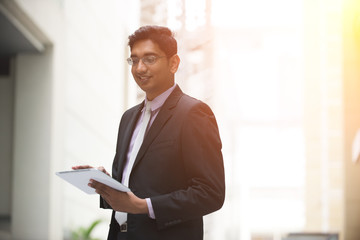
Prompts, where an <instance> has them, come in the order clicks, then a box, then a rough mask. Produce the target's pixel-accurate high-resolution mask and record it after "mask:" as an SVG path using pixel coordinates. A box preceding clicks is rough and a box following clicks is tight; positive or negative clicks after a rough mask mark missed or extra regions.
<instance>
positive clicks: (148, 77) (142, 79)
mask: <svg viewBox="0 0 360 240" xmlns="http://www.w3.org/2000/svg"><path fill="white" fill-rule="evenodd" d="M137 78H138V80H139V82H141V83H145V82H147V81H149V79H150V78H151V77H150V76H137Z"/></svg>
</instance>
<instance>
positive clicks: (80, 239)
mask: <svg viewBox="0 0 360 240" xmlns="http://www.w3.org/2000/svg"><path fill="white" fill-rule="evenodd" d="M101 222H102V220H100V219H98V220H95V221H94V222H92V223H91V224H90V226H89V227H87V228H85V227H79V228H78V229H76V230H73V231H72V232H71V240H100V239H98V238H92V237H91V233H92V231H93V230H94V228H95V227H96V226H97V225H98V224H99V223H101Z"/></svg>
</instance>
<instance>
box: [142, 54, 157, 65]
mask: <svg viewBox="0 0 360 240" xmlns="http://www.w3.org/2000/svg"><path fill="white" fill-rule="evenodd" d="M156 59H157V57H156V56H154V55H150V56H146V57H144V58H143V60H142V61H143V62H144V64H154V63H155V61H156Z"/></svg>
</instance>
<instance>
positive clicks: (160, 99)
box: [145, 83, 176, 112]
mask: <svg viewBox="0 0 360 240" xmlns="http://www.w3.org/2000/svg"><path fill="white" fill-rule="evenodd" d="M175 87H176V83H174V85H173V86H172V87H171V88H169V89H168V90H166V91H165V92H163V93H162V94H160V95H159V96H157V97H156V98H154V99H153V100H152V101H151V111H152V112H153V111H156V110H157V109H159V108H161V107H162V105H164V103H165V101H166V99H167V98H168V97H169V96H170V94H171V93H172V92H173V91H174V89H175ZM148 101H149V100H147V98H146V97H145V105H146V103H147V102H148Z"/></svg>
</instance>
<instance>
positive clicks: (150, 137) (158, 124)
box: [133, 86, 183, 169]
mask: <svg viewBox="0 0 360 240" xmlns="http://www.w3.org/2000/svg"><path fill="white" fill-rule="evenodd" d="M182 95H183V92H182V91H181V89H180V88H179V86H176V88H175V89H174V91H173V92H172V93H171V94H170V96H169V97H168V99H167V100H166V101H165V103H164V105H163V106H162V107H161V110H160V112H159V114H158V115H157V116H156V119H155V121H154V122H153V124H152V125H151V127H150V129H149V132H148V133H147V134H146V135H145V138H144V141H143V143H142V145H141V147H140V149H139V152H138V155H137V156H136V160H135V163H134V166H133V169H134V168H135V167H136V165H137V164H138V163H139V162H140V160H141V159H142V157H143V156H144V154H145V153H146V151H147V149H148V147H149V146H150V144H151V143H152V142H153V141H154V139H155V138H156V137H157V136H158V134H159V133H160V131H161V129H162V128H163V127H164V126H165V124H166V123H167V121H168V120H169V119H170V118H171V116H172V114H173V111H174V110H175V107H176V105H177V103H178V101H179V99H180V98H181V96H182Z"/></svg>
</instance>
